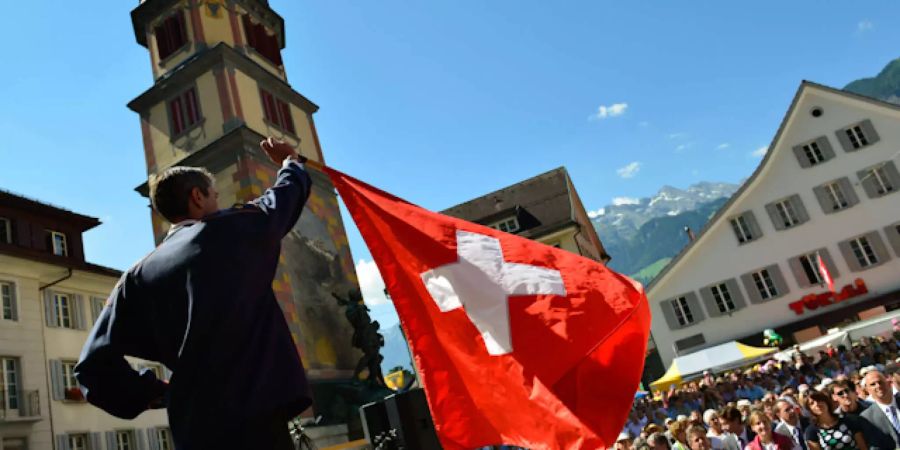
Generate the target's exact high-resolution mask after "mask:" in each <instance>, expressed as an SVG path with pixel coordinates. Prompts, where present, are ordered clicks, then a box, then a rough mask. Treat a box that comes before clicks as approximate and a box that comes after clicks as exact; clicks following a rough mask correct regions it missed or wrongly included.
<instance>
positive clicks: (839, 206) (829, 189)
mask: <svg viewBox="0 0 900 450" xmlns="http://www.w3.org/2000/svg"><path fill="white" fill-rule="evenodd" d="M813 193H814V194H815V195H816V200H818V202H819V206H821V207H822V212H823V213H825V214H832V213H835V212H838V211H843V210H845V209H849V208H852V207H853V206H854V205H856V204H857V203H859V197H858V196H857V195H856V190H855V189H853V184H851V183H850V179H849V178H847V177H843V178H839V179H837V180H834V181H830V182H828V183H825V184H823V185H821V186H816V187H814V188H813Z"/></svg>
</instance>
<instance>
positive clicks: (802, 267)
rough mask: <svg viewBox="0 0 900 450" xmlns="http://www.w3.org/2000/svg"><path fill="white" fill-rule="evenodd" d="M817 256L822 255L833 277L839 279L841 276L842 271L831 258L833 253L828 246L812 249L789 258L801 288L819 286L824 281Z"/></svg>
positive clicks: (789, 263)
mask: <svg viewBox="0 0 900 450" xmlns="http://www.w3.org/2000/svg"><path fill="white" fill-rule="evenodd" d="M817 256H821V257H822V261H823V262H824V263H825V268H826V269H827V270H828V274H829V275H831V278H832V279H837V278H838V277H839V276H840V272H838V269H837V266H835V265H834V261H833V260H832V259H831V253H830V252H829V251H828V249H827V248H824V247H823V248H820V249H816V250H812V251H810V252H808V253H804V254H802V255H797V256H795V257H793V258H791V259H789V260H788V265H789V266H790V268H791V273H793V274H794V279H795V280H797V284H798V285H799V286H800V287H801V288H808V287H812V286H818V285H821V284H822V283H823V282H824V278H823V276H822V273H821V272H820V270H819V262H818V258H817Z"/></svg>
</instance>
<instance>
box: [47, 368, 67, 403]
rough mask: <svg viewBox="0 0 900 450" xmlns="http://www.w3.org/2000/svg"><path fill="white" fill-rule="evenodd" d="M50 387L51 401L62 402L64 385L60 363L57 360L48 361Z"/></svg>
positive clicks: (64, 396) (64, 394)
mask: <svg viewBox="0 0 900 450" xmlns="http://www.w3.org/2000/svg"><path fill="white" fill-rule="evenodd" d="M50 385H51V391H52V394H53V400H64V399H65V398H66V392H65V391H66V383H65V381H63V368H62V361H60V360H58V359H51V360H50Z"/></svg>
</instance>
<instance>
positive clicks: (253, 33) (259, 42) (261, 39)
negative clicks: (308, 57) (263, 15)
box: [244, 14, 282, 66]
mask: <svg viewBox="0 0 900 450" xmlns="http://www.w3.org/2000/svg"><path fill="white" fill-rule="evenodd" d="M244 33H245V34H246V35H247V45H249V46H250V47H252V48H253V50H256V52H257V53H259V54H260V55H262V56H263V57H264V58H266V59H268V60H269V61H271V62H272V64H275V65H276V66H281V65H282V61H281V48H280V46H279V45H278V36H276V35H275V34H274V33H273V34H271V35H270V34H269V33H268V32H267V31H266V26H265V25H263V24H262V23H253V20H251V19H250V16H249V15H246V14H245V15H244Z"/></svg>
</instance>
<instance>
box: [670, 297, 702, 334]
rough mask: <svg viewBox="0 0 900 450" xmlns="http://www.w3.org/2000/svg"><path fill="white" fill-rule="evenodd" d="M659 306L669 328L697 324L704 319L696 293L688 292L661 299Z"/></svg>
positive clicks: (674, 328)
mask: <svg viewBox="0 0 900 450" xmlns="http://www.w3.org/2000/svg"><path fill="white" fill-rule="evenodd" d="M660 306H661V307H662V310H663V316H664V317H665V319H666V323H667V324H668V325H669V328H670V329H673V330H677V329H680V328H686V327H689V326H691V325H694V324H697V323H699V322H701V321H702V320H703V319H704V316H703V310H702V309H701V308H700V300H699V299H698V298H697V294H695V293H693V292H688V293H686V294H682V295H679V296H677V297H675V298H672V299H669V300H665V301H663V302H662V303H661V304H660Z"/></svg>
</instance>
